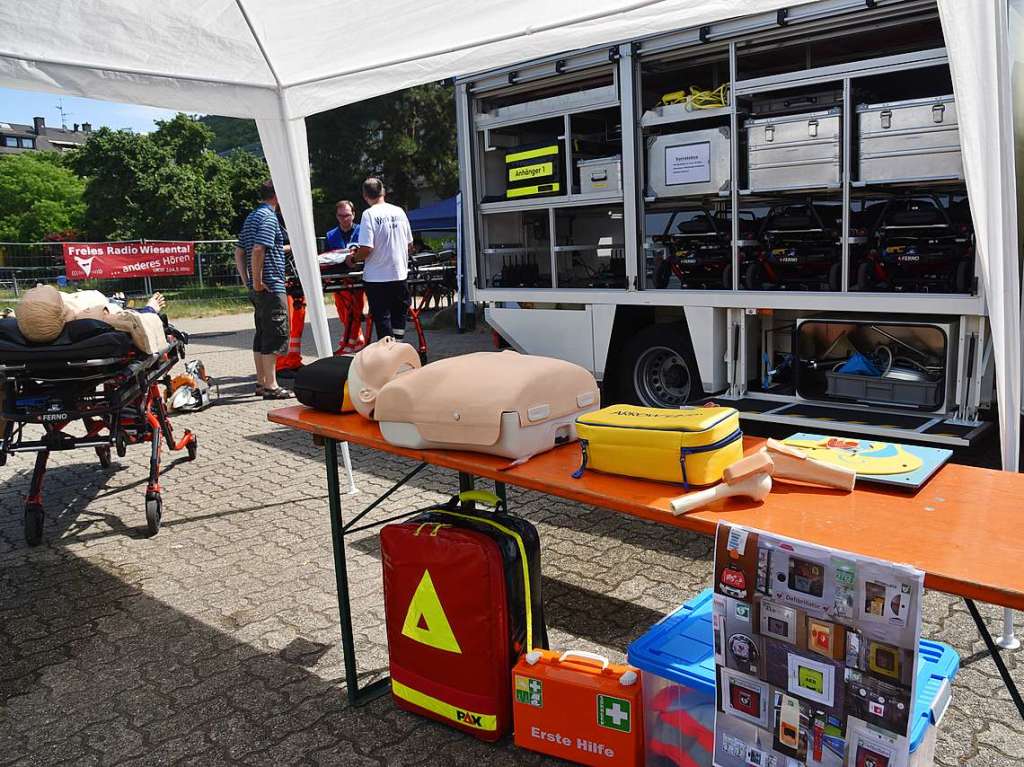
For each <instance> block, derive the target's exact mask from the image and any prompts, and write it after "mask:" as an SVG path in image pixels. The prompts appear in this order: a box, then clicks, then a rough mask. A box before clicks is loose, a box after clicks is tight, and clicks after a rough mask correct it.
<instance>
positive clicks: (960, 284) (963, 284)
mask: <svg viewBox="0 0 1024 767" xmlns="http://www.w3.org/2000/svg"><path fill="white" fill-rule="evenodd" d="M972 271H973V270H972V269H971V262H970V261H961V262H960V263H959V264H957V265H956V278H955V282H954V284H953V290H954V291H955V292H957V293H970V292H971V287H972V286H971V283H972V282H973V275H972V274H971V272H972Z"/></svg>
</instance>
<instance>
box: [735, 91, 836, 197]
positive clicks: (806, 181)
mask: <svg viewBox="0 0 1024 767" xmlns="http://www.w3.org/2000/svg"><path fill="white" fill-rule="evenodd" d="M841 124H842V113H841V111H840V109H839V108H838V107H836V108H833V109H828V110H825V111H821V112H809V113H803V114H796V115H785V116H783V117H765V118H759V119H757V120H748V121H747V123H746V130H747V152H748V155H747V156H748V161H749V162H748V165H749V169H750V183H749V188H750V190H751V191H754V192H771V191H778V190H781V189H807V188H812V187H825V188H829V189H831V188H838V187H839V184H840V181H841V179H842V171H841V169H840V155H841V151H842V147H841V146H840V141H839V137H840V127H841Z"/></svg>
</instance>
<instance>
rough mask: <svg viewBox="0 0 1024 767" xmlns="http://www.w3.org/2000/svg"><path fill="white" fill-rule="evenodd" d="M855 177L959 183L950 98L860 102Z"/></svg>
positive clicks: (878, 180) (956, 126)
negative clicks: (876, 102)
mask: <svg viewBox="0 0 1024 767" xmlns="http://www.w3.org/2000/svg"><path fill="white" fill-rule="evenodd" d="M857 125H858V127H859V129H860V139H859V142H858V146H859V160H858V171H857V172H858V178H859V179H860V181H862V182H865V183H869V184H872V183H886V182H896V181H926V180H934V179H962V178H963V177H964V164H963V159H962V157H961V155H960V126H959V124H958V122H957V114H956V102H955V101H954V100H953V97H952V96H940V97H938V98H927V99H910V100H908V101H890V102H886V103H883V104H861V105H860V106H858V107H857Z"/></svg>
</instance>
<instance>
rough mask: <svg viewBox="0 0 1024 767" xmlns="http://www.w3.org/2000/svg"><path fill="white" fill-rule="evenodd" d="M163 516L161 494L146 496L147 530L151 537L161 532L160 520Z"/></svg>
mask: <svg viewBox="0 0 1024 767" xmlns="http://www.w3.org/2000/svg"><path fill="white" fill-rule="evenodd" d="M162 516H163V500H162V499H161V498H160V494H159V493H152V494H147V495H146V529H147V530H148V531H149V534H150V536H154V535H156V534H157V533H158V532H160V520H161V517H162Z"/></svg>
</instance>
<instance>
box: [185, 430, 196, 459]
mask: <svg viewBox="0 0 1024 767" xmlns="http://www.w3.org/2000/svg"><path fill="white" fill-rule="evenodd" d="M185 449H186V450H188V459H189V460H190V461H194V460H195V459H196V453H198V452H199V438H198V437H196V435H195V434H193V435H192V439H191V440H189V443H188V444H187V445H185Z"/></svg>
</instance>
